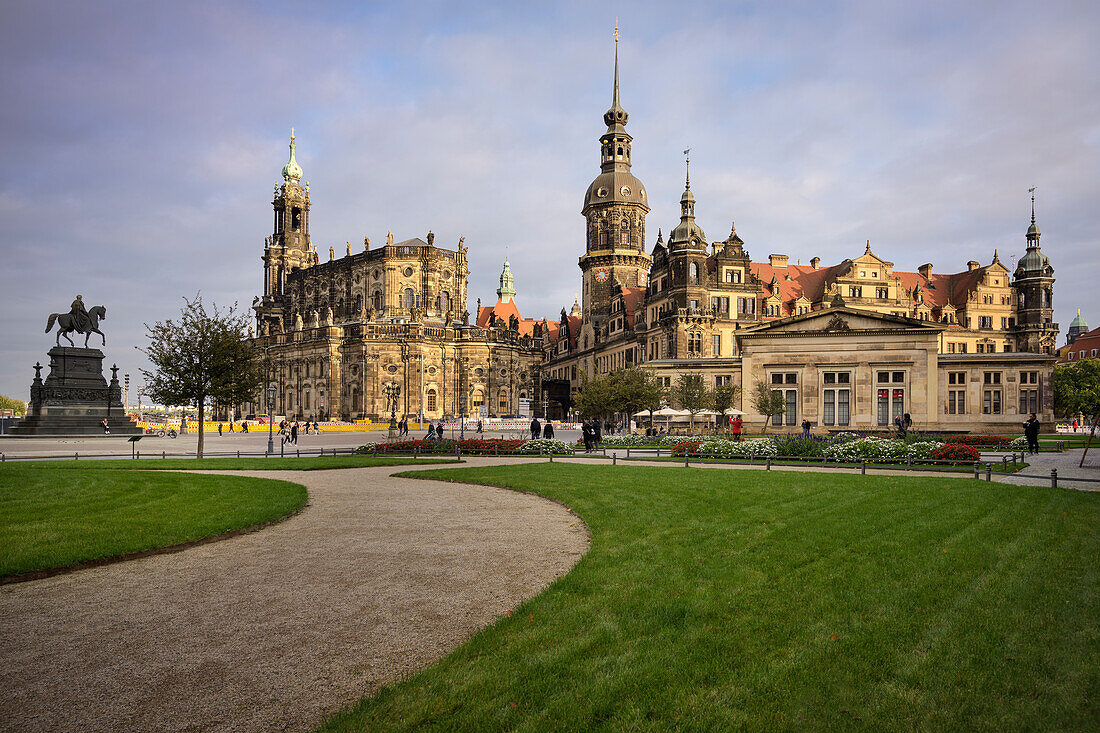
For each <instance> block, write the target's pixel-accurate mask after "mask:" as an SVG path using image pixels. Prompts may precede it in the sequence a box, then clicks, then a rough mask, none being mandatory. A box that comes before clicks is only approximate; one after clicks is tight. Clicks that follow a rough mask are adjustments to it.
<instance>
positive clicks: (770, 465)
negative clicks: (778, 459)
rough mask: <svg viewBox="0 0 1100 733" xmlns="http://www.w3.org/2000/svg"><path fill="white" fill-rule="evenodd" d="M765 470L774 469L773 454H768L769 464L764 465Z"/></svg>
mask: <svg viewBox="0 0 1100 733" xmlns="http://www.w3.org/2000/svg"><path fill="white" fill-rule="evenodd" d="M764 470H765V471H770V470H772V459H771V456H768V464H767V465H766V466H765V467H764Z"/></svg>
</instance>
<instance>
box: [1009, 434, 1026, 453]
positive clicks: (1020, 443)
mask: <svg viewBox="0 0 1100 733" xmlns="http://www.w3.org/2000/svg"><path fill="white" fill-rule="evenodd" d="M1008 447H1009V448H1010V449H1011V450H1027V438H1026V437H1024V436H1023V435H1021V436H1020V437H1019V438H1016V439H1015V440H1013V441H1012V442H1011V443H1009V444H1008Z"/></svg>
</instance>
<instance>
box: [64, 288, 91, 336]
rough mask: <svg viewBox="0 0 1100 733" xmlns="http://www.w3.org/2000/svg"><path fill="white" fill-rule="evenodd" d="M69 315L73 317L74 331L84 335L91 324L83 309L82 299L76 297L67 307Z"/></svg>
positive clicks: (86, 312)
mask: <svg viewBox="0 0 1100 733" xmlns="http://www.w3.org/2000/svg"><path fill="white" fill-rule="evenodd" d="M69 315H71V316H72V317H73V326H75V328H76V331H77V332H78V333H84V332H85V331H86V330H87V328H88V325H89V324H90V323H91V318H89V316H88V311H87V310H86V309H85V308H84V298H83V297H81V296H79V295H78V296H76V300H74V301H73V304H72V305H71V306H69Z"/></svg>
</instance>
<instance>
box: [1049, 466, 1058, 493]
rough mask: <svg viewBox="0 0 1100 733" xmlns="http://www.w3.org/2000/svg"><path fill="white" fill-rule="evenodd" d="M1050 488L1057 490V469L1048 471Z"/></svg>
mask: <svg viewBox="0 0 1100 733" xmlns="http://www.w3.org/2000/svg"><path fill="white" fill-rule="evenodd" d="M1050 488H1052V489H1057V488H1058V469H1057V468H1052V469H1050Z"/></svg>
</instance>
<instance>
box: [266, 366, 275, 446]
mask: <svg viewBox="0 0 1100 733" xmlns="http://www.w3.org/2000/svg"><path fill="white" fill-rule="evenodd" d="M274 422H275V385H274V384H269V385H267V454H268V455H271V454H272V453H274V452H275V439H274V437H273V436H272V433H271V430H272V423H274Z"/></svg>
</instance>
